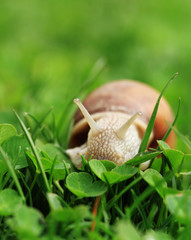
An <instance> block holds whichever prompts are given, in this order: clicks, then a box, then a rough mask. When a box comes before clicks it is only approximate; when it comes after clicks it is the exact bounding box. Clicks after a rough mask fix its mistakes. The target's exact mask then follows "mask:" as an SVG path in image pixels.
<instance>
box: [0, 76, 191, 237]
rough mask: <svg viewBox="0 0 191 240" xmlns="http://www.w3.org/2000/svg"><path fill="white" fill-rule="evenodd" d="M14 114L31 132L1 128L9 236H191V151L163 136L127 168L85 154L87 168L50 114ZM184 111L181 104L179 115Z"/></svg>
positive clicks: (3, 206) (0, 206) (1, 195)
mask: <svg viewBox="0 0 191 240" xmlns="http://www.w3.org/2000/svg"><path fill="white" fill-rule="evenodd" d="M171 81H172V78H171V79H170V80H169V82H168V83H167V85H166V86H165V88H164V90H165V89H166V88H167V86H168V85H169V83H170V82H171ZM164 90H163V91H162V93H161V95H160V96H159V99H158V101H157V103H156V106H155V109H154V111H153V115H152V117H151V120H150V123H149V125H148V128H147V131H146V134H145V137H144V138H143V142H142V145H141V146H144V145H145V144H146V142H147V140H148V138H149V134H148V133H149V132H150V131H151V130H152V126H153V122H154V120H155V114H156V112H157V108H158V105H159V101H160V98H161V96H162V94H163V93H164ZM52 111H53V110H52ZM14 113H15V116H16V118H17V121H18V122H19V124H20V125H21V127H22V129H23V133H24V135H25V136H24V135H20V134H18V133H17V131H15V128H14V126H13V125H10V124H1V125H0V127H1V132H0V133H1V136H0V137H1V139H2V142H1V148H0V153H1V158H0V159H1V162H0V164H1V171H0V175H1V190H0V216H1V227H0V236H1V238H2V239H101V238H103V237H104V239H116V240H119V239H141V238H144V239H150V238H152V239H161V238H162V237H164V238H165V239H182V238H183V237H184V236H185V235H186V236H187V239H189V238H190V236H191V233H190V226H191V214H190V204H191V193H190V186H191V179H190V171H191V165H190V160H191V155H189V154H185V153H183V152H182V151H180V150H175V149H170V148H169V146H168V145H167V144H166V143H165V142H163V141H162V140H160V141H158V144H159V145H158V149H157V150H152V151H151V152H145V148H144V149H143V150H140V152H139V154H138V155H137V156H135V157H134V158H133V159H132V160H130V161H129V162H127V163H125V164H123V165H121V166H116V165H115V164H114V163H112V162H109V161H107V160H105V161H100V160H96V159H91V160H89V161H88V162H87V161H86V160H85V159H83V164H84V165H83V167H82V168H81V169H75V168H74V167H73V166H72V164H71V162H70V160H69V159H68V158H67V156H66V155H65V148H64V147H63V145H62V144H60V142H61V141H60V139H58V138H59V135H57V134H55V132H57V129H56V128H57V126H55V122H54V117H53V118H51V117H50V111H48V114H47V113H45V115H44V116H42V120H38V119H37V118H36V117H34V116H32V115H31V114H27V115H26V114H25V118H24V119H23V120H21V118H20V117H19V115H18V114H17V113H16V112H14ZM178 114H179V107H178V112H177V115H176V117H175V120H177V117H178ZM48 117H49V118H48ZM66 124H67V122H66ZM173 124H175V122H174V123H173ZM171 128H173V127H171V126H170V127H169V129H171ZM176 131H177V132H176ZM176 131H175V132H176V133H177V135H178V136H180V133H179V132H178V130H176ZM53 136H54V137H53ZM181 136H182V135H181ZM33 139H35V141H34V140H33ZM182 140H183V141H184V142H185V144H187V145H188V143H189V144H190V142H189V140H188V139H186V138H185V139H184V138H183V137H182ZM11 146H12V147H11ZM13 146H14V147H13ZM140 149H141V148H140ZM159 154H160V158H155V157H156V156H159ZM149 159H153V160H152V161H151V166H150V168H149V169H147V170H146V171H144V172H142V171H141V170H140V168H139V165H140V163H143V162H145V161H147V160H149ZM17 191H18V193H17Z"/></svg>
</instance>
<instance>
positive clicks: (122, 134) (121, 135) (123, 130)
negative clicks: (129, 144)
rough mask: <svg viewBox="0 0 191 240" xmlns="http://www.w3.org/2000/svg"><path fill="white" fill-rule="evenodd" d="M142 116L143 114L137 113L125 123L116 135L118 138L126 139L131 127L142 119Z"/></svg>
mask: <svg viewBox="0 0 191 240" xmlns="http://www.w3.org/2000/svg"><path fill="white" fill-rule="evenodd" d="M141 115H142V113H141V112H137V113H135V114H134V115H133V116H132V117H131V118H130V119H128V120H127V122H126V123H124V124H123V125H122V126H121V127H120V128H119V129H118V130H117V131H116V134H117V136H118V138H120V139H124V138H125V135H126V132H127V130H128V129H129V127H130V126H131V125H132V124H133V123H134V121H135V120H136V119H137V118H138V117H140V116H141Z"/></svg>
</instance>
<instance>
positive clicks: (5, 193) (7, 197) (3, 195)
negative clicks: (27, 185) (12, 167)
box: [0, 188, 22, 216]
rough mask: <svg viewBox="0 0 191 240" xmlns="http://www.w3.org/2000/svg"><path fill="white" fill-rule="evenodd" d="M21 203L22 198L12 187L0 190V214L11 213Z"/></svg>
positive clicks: (6, 214)
mask: <svg viewBox="0 0 191 240" xmlns="http://www.w3.org/2000/svg"><path fill="white" fill-rule="evenodd" d="M20 205H22V198H21V197H20V196H19V195H18V194H17V192H15V191H14V190H12V189H9V188H8V189H5V190H2V191H0V215H1V216H9V215H12V214H13V213H14V212H15V210H16V209H17V208H18V207H19V206H20Z"/></svg>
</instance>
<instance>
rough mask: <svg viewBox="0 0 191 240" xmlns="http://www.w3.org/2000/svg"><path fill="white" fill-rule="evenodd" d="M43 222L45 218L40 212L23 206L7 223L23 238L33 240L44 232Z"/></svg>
mask: <svg viewBox="0 0 191 240" xmlns="http://www.w3.org/2000/svg"><path fill="white" fill-rule="evenodd" d="M42 220H43V216H42V214H41V213H40V212H39V211H37V210H36V209H34V208H29V207H27V206H24V205H23V206H20V207H18V208H17V210H16V211H15V213H14V217H13V218H12V219H8V221H7V223H8V225H9V226H10V227H11V228H12V230H13V231H15V232H17V234H18V235H19V236H20V237H21V238H23V239H33V237H37V236H39V235H40V234H41V232H42V230H43V226H42V224H41V222H42Z"/></svg>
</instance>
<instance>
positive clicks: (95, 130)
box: [66, 80, 175, 169]
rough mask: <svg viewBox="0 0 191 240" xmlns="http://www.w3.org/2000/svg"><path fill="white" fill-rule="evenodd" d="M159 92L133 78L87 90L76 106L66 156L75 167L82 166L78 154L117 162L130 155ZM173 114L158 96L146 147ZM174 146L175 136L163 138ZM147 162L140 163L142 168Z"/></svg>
mask: <svg viewBox="0 0 191 240" xmlns="http://www.w3.org/2000/svg"><path fill="white" fill-rule="evenodd" d="M158 97H159V92H158V91H156V90H155V89H153V88H152V87H150V86H148V85H146V84H145V83H142V82H138V81H134V80H119V81H113V82H110V83H107V84H105V85H102V86H101V87H99V88H97V89H96V90H94V91H93V92H92V93H90V95H89V96H87V98H86V99H85V100H84V102H83V104H82V103H81V102H80V100H79V99H74V102H75V103H76V104H77V105H78V107H79V109H78V110H77V112H76V114H75V116H74V127H73V130H72V134H71V139H70V142H69V149H67V150H66V153H67V154H68V155H69V157H70V159H71V161H72V163H73V164H74V166H75V167H77V168H80V167H81V166H82V159H81V155H83V156H84V157H85V158H86V159H89V158H90V157H91V156H92V158H94V159H98V160H103V159H104V160H110V161H113V162H114V163H116V164H117V165H120V164H123V163H125V162H126V161H128V160H129V159H131V158H133V157H134V156H135V155H136V154H137V153H138V150H139V147H140V144H141V140H142V138H143V135H144V132H145V130H146V127H147V125H148V122H149V119H150V117H151V114H152V111H153V108H154V106H155V103H156V101H157V99H158ZM172 121H173V113H172V110H171V108H170V106H169V104H168V102H167V101H166V100H165V98H164V97H162V99H161V101H160V104H159V108H158V112H157V116H156V119H155V123H154V128H153V131H152V134H151V136H150V140H149V144H148V147H156V140H159V139H162V138H163V136H164V135H165V133H166V131H167V130H168V125H167V124H166V122H168V123H170V124H171V123H172ZM166 142H167V144H169V146H171V147H173V146H174V145H175V135H174V133H173V132H171V133H170V135H169V136H168V138H167V140H166ZM148 165H149V163H148V162H146V163H143V164H142V165H141V169H146V168H147V167H148Z"/></svg>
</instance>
